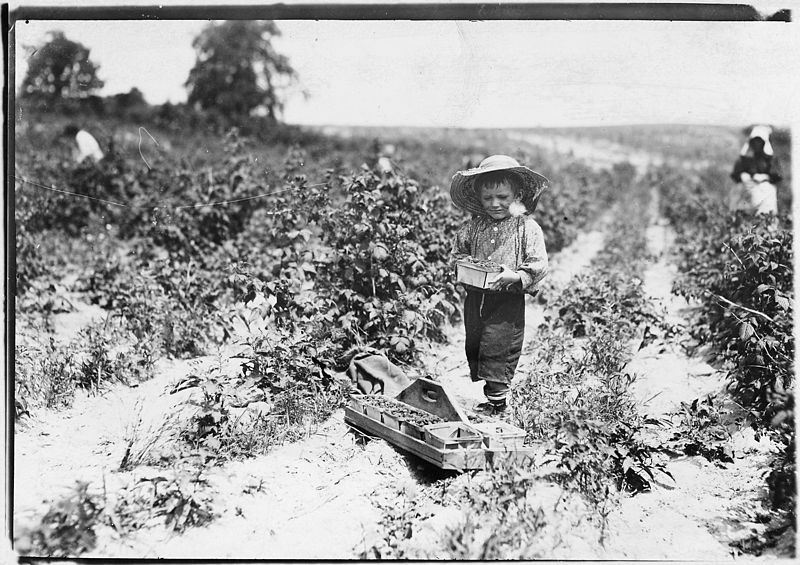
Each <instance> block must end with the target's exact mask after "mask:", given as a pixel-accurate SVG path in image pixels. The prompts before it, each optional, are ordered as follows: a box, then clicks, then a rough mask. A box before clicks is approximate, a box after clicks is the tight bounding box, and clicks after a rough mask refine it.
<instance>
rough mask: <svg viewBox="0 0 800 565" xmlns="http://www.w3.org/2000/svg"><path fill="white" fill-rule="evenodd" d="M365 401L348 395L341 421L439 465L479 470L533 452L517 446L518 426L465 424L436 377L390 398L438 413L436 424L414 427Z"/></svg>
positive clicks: (519, 441)
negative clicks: (434, 379)
mask: <svg viewBox="0 0 800 565" xmlns="http://www.w3.org/2000/svg"><path fill="white" fill-rule="evenodd" d="M366 399H367V397H365V396H362V395H353V396H351V397H350V402H349V404H348V405H347V406H346V407H345V409H344V419H345V422H348V423H350V424H352V425H354V426H356V427H357V428H360V429H362V430H364V431H366V432H368V433H370V434H371V435H375V436H378V437H380V438H382V439H385V440H386V441H388V442H389V443H391V444H393V445H395V446H397V447H399V448H400V449H403V450H405V451H408V452H410V453H413V454H414V455H416V456H418V457H420V458H422V459H424V460H426V461H428V462H429V463H432V464H434V465H436V466H437V467H440V468H442V469H451V470H455V471H466V470H470V469H484V468H486V467H488V466H490V465H492V464H493V463H494V462H496V461H499V460H522V459H524V458H526V457H532V456H533V450H531V449H529V448H524V447H522V440H523V439H524V437H525V432H524V431H523V430H521V429H519V428H516V427H514V426H512V425H510V424H506V423H504V422H494V421H493V422H482V423H480V424H474V425H473V424H470V423H469V420H468V418H467V416H466V414H465V413H464V411H463V409H462V408H461V407H460V406H459V405H458V403H457V402H456V401H455V400H454V399H453V397H452V396H451V395H450V394H449V393H448V391H447V389H446V388H445V387H444V386H443V385H442V384H441V383H437V382H436V381H432V380H429V379H422V378H421V379H417V380H416V381H414V382H413V383H411V384H410V385H409V386H408V387H406V388H405V389H403V390H402V391H401V392H400V394H398V395H397V396H396V397H395V398H394V400H395V401H397V402H398V403H399V404H400V405H405V406H407V407H411V408H412V409H413V408H415V409H418V410H421V411H423V412H426V413H428V414H432V415H434V416H438V417H439V418H441V419H442V420H443V421H442V422H438V423H434V424H427V425H423V426H419V425H417V424H415V423H414V422H412V421H407V420H410V418H407V419H404V418H403V416H401V415H398V414H396V413H394V414H393V413H391V412H390V411H388V410H386V409H384V408H381V407H378V406H374V405H371V404H369V403H368V402H367V401H366Z"/></svg>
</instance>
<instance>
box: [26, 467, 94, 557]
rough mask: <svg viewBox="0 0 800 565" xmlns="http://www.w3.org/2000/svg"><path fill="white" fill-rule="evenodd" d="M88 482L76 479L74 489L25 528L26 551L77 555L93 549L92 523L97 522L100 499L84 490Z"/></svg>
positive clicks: (50, 554) (47, 554)
mask: <svg viewBox="0 0 800 565" xmlns="http://www.w3.org/2000/svg"><path fill="white" fill-rule="evenodd" d="M88 487H89V484H88V483H84V482H78V483H77V485H76V487H75V489H74V491H73V492H72V493H70V494H69V495H68V496H66V497H64V498H63V499H61V500H59V501H58V502H56V504H55V505H53V506H52V507H51V508H50V509H49V510H48V511H47V513H46V514H45V515H44V517H43V518H42V520H41V523H40V524H39V525H38V526H37V527H36V528H34V529H33V530H32V531H31V532H28V533H27V535H26V536H25V537H26V538H29V539H28V540H27V542H29V543H30V548H26V549H27V552H29V553H28V554H33V555H38V556H42V557H56V558H58V557H62V558H63V557H77V556H79V555H82V554H83V553H86V552H87V551H91V550H92V549H94V547H95V545H96V543H97V533H96V532H95V527H96V526H97V525H98V524H99V523H100V520H101V517H102V512H103V503H102V501H101V500H100V498H99V497H98V496H97V495H94V494H91V493H90V492H89V490H88Z"/></svg>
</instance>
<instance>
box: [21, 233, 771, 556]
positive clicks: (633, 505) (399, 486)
mask: <svg viewBox="0 0 800 565" xmlns="http://www.w3.org/2000/svg"><path fill="white" fill-rule="evenodd" d="M650 235H651V236H652V237H651V240H652V243H653V245H654V246H655V247H654V250H663V249H664V247H663V244H664V242H668V241H669V239H668V238H669V233H668V232H667V231H666V230H665V229H664V228H663V226H660V225H654V226H653V227H652V228H651V232H650ZM601 236H602V233H601V232H590V233H587V234H584V235H583V236H581V237H580V238H579V240H578V241H576V242H575V243H574V244H573V245H572V246H570V247H569V248H567V249H565V250H564V251H563V252H562V253H561V254H559V255H558V256H556V257H554V261H553V272H552V275H551V276H552V279H553V280H555V281H557V282H559V284H564V283H566V281H568V280H569V278H570V277H571V276H573V275H574V274H576V273H577V272H579V271H580V270H581V269H582V268H584V267H585V266H586V265H588V263H589V261H591V259H592V257H594V255H595V254H596V252H597V251H598V250H599V249H600V246H601V245H602V237H601ZM659 242H660V243H659ZM659 245H660V246H661V247H658V246H659ZM671 269H672V267H671V266H670V264H669V262H668V261H667V259H666V258H665V257H663V256H662V258H661V259H660V260H659V261H658V262H657V263H655V264H654V265H653V267H652V268H651V270H650V271H649V272H648V276H647V280H646V284H647V288H648V291H649V292H650V293H651V294H652V295H653V296H654V298H657V299H661V300H664V301H665V302H666V305H667V307H668V310H669V311H670V313H671V315H673V316H676V317H680V316H682V315H683V314H682V312H681V308H682V305H680V304H679V303H677V302H676V300H675V299H674V298H673V297H671V296H670V295H669V293H668V290H669V285H670V284H671V283H669V284H668V281H669V280H670V277H671V276H673V274H674V272H673V271H672V270H671ZM542 312H543V310H542V307H541V306H540V305H539V304H536V303H534V302H533V301H530V302H529V304H528V310H527V315H528V320H527V324H528V330H529V331H528V332H527V333H528V335H530V333H531V331H532V330H534V329H535V327H536V325H538V323H540V322H541V316H542ZM97 314H99V313H98V312H92V313H91V314H90V315H97ZM56 318H57V319H56V327H57V328H61V329H60V330H59V331H70V332H73V331H74V330H75V327H76V325H79V324H80V320H78V319H77V318H76V317H73V318H69V319H65V318H59V317H58V316H57V317H56ZM85 322H87V320H86V319H84V323H85ZM450 332H451V335H450V337H451V338H452V339H451V343H450V344H449V345H448V346H447V347H445V348H439V349H438V350H432V352H431V357H430V363H431V364H430V367H431V369H433V370H434V372H436V373H437V374H439V376H440V378H441V379H442V380H443V381H444V382H445V383H446V384H447V385H448V386H450V387H451V388H452V389H453V390H454V391H455V392H456V394H457V396H458V397H459V398H461V399H462V401H463V402H464V404H465V405H467V406H469V405H470V403H474V402H477V401H479V400H481V398H482V394H481V390H480V385H479V384H474V383H470V382H469V379H468V378H467V377H466V376H465V375H466V368H465V363H464V362H463V332H462V330H461V329H460V328H451V330H450ZM231 352H232V351H231V350H226V351H224V352H222V353H221V354H220V355H219V356H210V357H204V358H200V359H196V360H192V361H164V362H161V363H160V364H159V367H158V374H157V376H156V377H155V378H154V379H152V380H151V381H149V382H147V383H143V384H142V385H140V386H139V387H138V388H133V389H127V388H124V387H113V388H112V389H111V390H110V391H108V392H106V393H103V394H102V395H101V396H87V395H80V394H79V395H78V396H77V397H76V401H75V404H74V406H73V407H72V408H70V409H69V410H65V411H62V412H57V413H55V412H51V413H39V414H37V415H35V416H34V417H33V418H32V419H31V420H30V421H28V422H26V423H25V424H24V425H18V426H17V433H16V437H15V477H14V479H15V482H14V486H15V492H14V494H15V517H16V520H17V526H18V527H25V526H29V525H31V524H33V523H35V521H36V520H38V519H39V518H41V516H42V515H43V513H44V512H45V511H46V509H47V507H48V506H49V505H50V504H51V503H52V502H53V501H55V500H58V499H59V497H60V496H61V495H62V494H64V493H65V492H66V491H67V489H69V488H70V487H71V486H72V485H74V483H75V481H76V480H77V479H82V480H87V481H90V482H91V484H92V489H93V490H94V492H102V488H103V484H105V488H106V490H107V492H108V493H109V494H108V496H109V497H110V499H113V493H114V492H115V490H116V489H118V488H119V486H121V485H123V484H130V482H132V481H134V480H136V479H137V478H139V477H143V476H151V475H152V474H153V473H154V472H155V471H154V470H153V469H149V468H146V467H140V468H137V469H134V471H132V472H126V473H121V472H118V471H117V468H118V465H119V461H120V459H121V457H122V453H123V452H124V449H125V445H126V443H127V440H126V438H127V437H130V435H131V433H132V429H134V427H135V424H136V422H137V421H141V423H140V424H139V430H140V431H139V435H140V436H143V437H146V436H147V435H148V434H159V433H160V432H159V430H160V429H161V426H162V424H163V422H164V418H165V416H166V415H169V414H173V413H175V411H176V406H177V404H178V403H179V402H180V400H182V398H183V397H181V396H180V395H169V394H168V393H167V391H168V390H169V388H170V387H171V385H172V384H173V383H174V382H176V381H177V380H179V379H180V378H181V377H182V376H184V375H186V374H189V373H190V372H194V371H197V372H200V371H202V370H204V369H208V368H210V367H213V366H214V365H216V364H219V363H222V364H223V366H225V367H226V369H225V370H227V371H236V370H238V368H237V366H236V362H235V361H233V360H230V358H229V356H230V354H231ZM634 368H635V369H636V372H637V373H639V372H640V371H642V372H643V373H644V374H643V375H641V376H640V378H639V379H638V381H637V383H636V385H635V389H634V390H635V392H636V394H638V395H640V397H641V398H643V399H649V398H651V397H654V398H652V400H650V402H649V403H648V404H647V410H648V411H649V412H651V413H652V412H661V413H664V412H665V411H669V410H670V409H672V407H674V406H676V405H677V403H679V402H680V401H681V400H684V401H690V400H691V399H692V398H694V397H695V396H697V395H698V394H702V393H705V392H715V391H719V390H720V389H721V386H722V381H721V380H720V377H719V375H717V374H716V373H715V372H714V371H713V369H710V367H708V366H707V365H705V364H704V363H703V362H702V361H700V360H697V359H688V358H686V357H685V356H684V355H683V354H682V353H681V352H680V351H675V350H671V351H669V350H668V351H665V352H658V351H653V350H651V349H650V348H645V349H643V350H642V351H641V352H640V354H639V355H637V357H636V358H635V359H634V360H633V361H632V363H631V367H629V369H631V370H632V369H634ZM656 393H658V394H657V395H656ZM137 400H139V402H137ZM358 437H359V436H358V435H356V434H354V433H352V432H351V431H349V428H348V426H347V425H346V424H345V423H344V422H343V419H342V412H341V411H339V412H337V413H336V414H334V416H333V417H332V418H331V419H330V420H329V421H328V422H327V423H326V424H325V425H324V426H322V427H321V428H320V429H319V430H317V431H316V432H314V433H311V434H310V435H309V437H308V438H307V439H306V440H304V441H300V442H298V443H296V444H293V445H287V446H284V447H281V448H278V449H275V450H274V451H272V452H271V453H269V454H268V455H265V456H261V457H257V458H254V459H251V460H247V461H243V462H236V463H229V464H226V465H224V466H222V467H212V468H208V469H207V475H208V477H209V480H210V483H211V485H212V486H211V491H212V492H213V494H214V509H215V511H217V512H218V513H219V514H220V516H219V517H218V518H217V520H216V521H214V522H212V523H211V524H209V525H208V526H205V527H202V528H194V529H190V530H188V531H187V532H185V533H184V534H182V535H175V534H168V533H166V530H165V529H164V528H163V527H162V526H161V525H159V524H156V525H152V526H151V527H148V528H145V529H142V530H140V531H139V532H137V533H136V534H135V535H133V536H129V537H127V538H126V539H118V537H117V536H116V534H115V533H114V531H113V530H111V529H110V528H105V529H102V530H100V531H99V532H98V534H99V543H98V547H97V548H96V549H95V550H94V551H93V552H92V553H90V554H89V555H88V556H90V557H103V556H113V557H129V558H133V557H147V558H156V557H162V558H169V557H173V558H200V557H205V558H234V559H235V558H241V559H244V558H262V559H264V558H267V559H347V558H354V557H357V556H358V555H359V554H360V552H361V551H364V550H366V549H367V548H369V547H370V546H371V545H372V544H379V543H380V537H381V528H380V527H379V526H378V525H377V520H378V519H379V518H380V511H379V509H378V508H377V507H376V504H391V505H398V504H400V505H402V504H405V501H407V500H408V499H409V498H412V497H415V496H417V495H418V493H419V492H420V487H421V486H424V485H426V484H428V483H430V482H431V481H432V480H433V479H435V478H437V477H438V476H439V474H437V473H436V471H435V470H433V469H431V468H430V467H428V466H426V465H424V464H423V463H420V462H419V461H418V460H416V459H414V458H413V457H410V456H406V455H403V454H402V453H401V452H400V451H398V450H396V449H394V448H393V447H391V446H389V445H388V444H386V443H385V442H383V441H382V440H375V441H368V442H366V444H363V442H359V441H358ZM735 446H736V448H735V449H736V454H737V459H736V462H735V463H733V464H729V465H727V468H718V467H716V466H714V465H713V464H709V463H706V462H705V460H703V459H702V458H688V457H687V458H681V459H675V460H672V461H671V462H670V470H671V471H672V472H673V474H674V475H675V478H676V487H675V488H674V489H673V490H666V489H656V490H655V491H654V492H652V493H649V494H646V495H639V496H636V497H632V498H627V499H624V500H623V501H622V504H621V505H620V506H619V508H618V510H617V511H616V512H615V513H614V514H613V515H612V517H611V521H610V523H611V531H610V537H609V539H608V540H607V541H606V545H605V547H602V546H600V545H599V544H598V541H597V540H596V539H595V538H596V531H595V529H594V526H593V525H592V524H591V523H587V520H586V515H587V513H586V512H585V510H584V509H583V508H582V507H581V502H580V501H579V500H576V499H574V498H569V497H568V498H567V499H565V500H562V501H561V507H560V510H559V511H558V513H557V514H558V516H559V519H558V520H552V521H551V523H550V524H549V525H548V528H550V529H549V530H548V533H547V535H546V536H544V538H543V539H545V541H544V542H543V543H546V546H543V548H542V551H543V552H544V553H545V554H546V555H548V556H550V557H553V558H556V559H559V558H560V559H598V558H599V559H677V560H730V559H731V558H732V556H731V552H730V550H729V549H728V548H727V547H726V542H727V541H729V540H730V539H734V538H737V537H742V536H741V535H740V534H742V532H744V531H746V530H749V529H754V528H757V527H758V526H757V525H755V524H754V523H753V522H752V518H753V517H754V514H755V512H756V511H757V509H758V507H759V500H760V497H762V496H763V479H761V477H760V473H761V472H762V471H763V469H764V462H765V460H766V459H765V458H766V454H767V453H768V452H769V449H770V448H771V447H770V446H768V445H764V442H761V443H759V442H755V441H754V439H753V438H752V436H748V434H747V433H746V432H742V433H740V434H737V436H736V438H735ZM739 455H741V457H739ZM456 480H457V481H468V480H472V479H471V478H469V475H461V476H460V477H458V478H457V479H456ZM478 480H479V479H478ZM245 491H247V492H245ZM561 494H562V493H561V492H560V489H558V488H557V487H555V486H552V485H545V484H543V486H542V489H541V491H539V490H537V492H536V493H532V494H531V496H533V497H536V499H537V500H538V503H539V504H541V505H542V507H546V508H548V509H552V508H553V507H555V504H556V501H557V500H558V498H559V497H560V496H561ZM437 508H439V507H437ZM550 511H551V512H552V510H550ZM462 518H463V517H462V516H461V515H460V513H458V512H457V511H454V510H452V509H449V510H445V511H441V510H438V511H437V512H436V513H435V515H434V517H433V518H432V519H430V520H427V521H424V522H422V523H420V524H419V527H418V528H417V529H416V530H415V532H417V533H415V536H416V537H415V541H416V542H417V543H415V545H416V546H417V547H420V545H419V544H422V545H427V547H428V549H427V550H426V554H428V555H435V553H436V549H435V548H436V547H438V544H439V540H440V538H441V535H442V533H443V532H444V531H445V529H446V526H447V525H448V524H453V523H455V522H456V521H458V520H460V519H462Z"/></svg>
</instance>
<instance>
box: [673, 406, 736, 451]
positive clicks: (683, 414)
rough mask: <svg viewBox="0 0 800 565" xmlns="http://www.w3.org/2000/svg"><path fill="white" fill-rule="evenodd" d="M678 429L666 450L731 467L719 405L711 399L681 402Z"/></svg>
mask: <svg viewBox="0 0 800 565" xmlns="http://www.w3.org/2000/svg"><path fill="white" fill-rule="evenodd" d="M676 416H677V417H678V418H679V424H678V428H677V429H676V430H675V432H674V433H673V435H672V437H671V438H670V439H669V441H668V442H667V447H668V448H669V449H673V450H675V451H676V452H677V453H684V454H686V455H702V456H703V457H705V458H706V459H708V460H709V461H722V462H726V463H733V457H734V453H733V450H732V448H731V444H730V439H731V434H730V432H729V431H728V429H727V427H726V426H725V425H724V423H723V422H722V412H721V409H720V406H719V403H718V402H717V403H715V398H714V396H712V395H708V396H706V398H703V399H700V398H695V399H694V400H693V401H692V402H691V403H688V404H687V403H686V402H681V410H680V412H679V413H678V414H676Z"/></svg>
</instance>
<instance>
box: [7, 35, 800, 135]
mask: <svg viewBox="0 0 800 565" xmlns="http://www.w3.org/2000/svg"><path fill="white" fill-rule="evenodd" d="M206 23H207V22H205V21H197V20H187V21H63V22H60V21H30V22H29V23H25V22H24V21H20V22H18V23H17V26H16V41H17V57H16V64H17V67H16V73H17V75H16V84H17V85H19V83H20V81H21V79H22V77H23V76H24V73H25V70H26V58H27V56H28V53H29V51H28V50H26V49H25V48H24V47H25V46H27V45H31V46H37V45H40V44H41V43H42V42H43V41H44V38H45V36H46V33H47V32H48V31H50V30H56V29H59V30H62V31H64V32H65V34H66V35H67V37H68V38H70V39H73V40H75V41H79V42H81V43H83V44H84V45H86V46H87V47H89V48H90V49H91V58H92V60H93V61H95V62H96V63H97V64H99V66H100V71H99V75H100V78H102V79H103V80H104V81H105V83H106V84H105V87H104V89H103V90H102V91H101V94H104V95H105V94H114V93H117V92H127V91H128V90H130V88H132V87H134V86H135V87H137V88H139V89H140V90H141V91H142V92H143V93H144V95H145V97H146V98H147V100H148V101H149V102H150V103H162V102H165V101H167V100H170V101H172V102H180V101H184V100H185V99H186V92H185V89H184V87H183V83H184V82H185V80H186V77H187V76H188V73H189V70H190V69H191V67H192V66H193V65H194V62H195V54H194V51H193V50H192V47H191V42H192V39H193V38H194V37H195V36H196V35H197V34H198V33H199V32H200V30H201V29H202V28H203V26H204V25H205V24H206ZM277 23H278V27H279V28H280V30H281V31H282V33H283V36H282V37H280V38H278V39H276V40H275V45H276V47H277V49H278V50H279V51H281V52H282V53H284V54H286V55H287V56H288V57H289V59H290V61H291V63H292V64H293V66H294V67H295V69H296V70H297V71H298V74H299V76H300V85H299V86H298V87H296V88H295V89H294V90H292V91H291V92H289V93H288V102H287V104H286V111H285V114H284V118H285V120H286V121H287V122H290V123H298V124H342V125H420V126H456V127H510V126H518V127H528V126H562V125H563V126H569V125H613V124H629V123H708V124H730V125H742V124H749V123H754V122H769V123H773V124H776V125H786V124H789V123H790V122H792V121H793V119H794V117H795V116H796V114H797V109H798V106H800V104H798V102H799V101H798V94H797V92H798V78H797V77H800V57H798V56H797V53H798V52H800V42H798V37H800V34H798V33H797V29H796V28H797V26H796V25H795V24H785V23H769V22H756V23H752V22H751V23H724V22H714V23H695V22H650V21H645V22H641V21H639V22H608V21H592V22H589V21H583V22H581V21H573V22H570V21H524V22H523V21H484V22H467V21H442V22H409V21H378V22H375V21H366V22H365V21H359V22H356V21H290V20H285V21H278V22H277ZM301 88H302V89H304V90H306V91H307V92H308V94H309V97H308V99H306V98H305V97H304V96H303V95H302V93H301V92H300V89H301Z"/></svg>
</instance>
